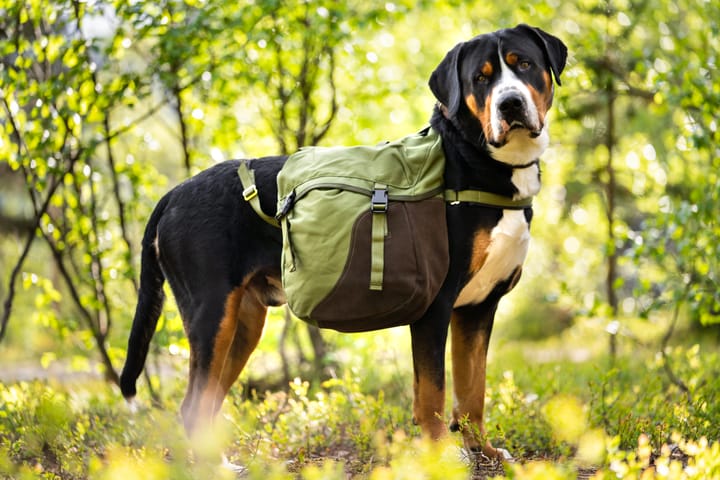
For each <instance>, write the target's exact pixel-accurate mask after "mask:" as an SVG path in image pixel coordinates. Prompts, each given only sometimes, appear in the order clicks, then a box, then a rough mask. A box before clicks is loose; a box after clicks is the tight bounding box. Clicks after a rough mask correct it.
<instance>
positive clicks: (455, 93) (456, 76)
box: [428, 43, 464, 117]
mask: <svg viewBox="0 0 720 480" xmlns="http://www.w3.org/2000/svg"><path fill="white" fill-rule="evenodd" d="M463 45H464V43H458V44H457V45H455V47H454V48H453V49H452V50H450V51H449V52H448V53H447V55H445V58H444V59H443V61H442V62H440V65H438V66H437V68H436V69H435V71H433V72H432V75H430V81H429V82H428V83H429V85H430V90H431V91H432V92H433V94H434V95H435V98H437V99H438V101H439V102H440V103H441V104H443V105H444V106H445V107H446V108H447V111H448V116H450V117H453V116H455V114H457V111H458V109H459V108H460V101H461V98H462V82H461V81H460V72H459V70H458V66H459V65H460V57H461V55H462V49H463Z"/></svg>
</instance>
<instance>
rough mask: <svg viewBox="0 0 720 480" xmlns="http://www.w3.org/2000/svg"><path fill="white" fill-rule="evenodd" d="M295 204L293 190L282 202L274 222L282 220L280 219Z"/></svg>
mask: <svg viewBox="0 0 720 480" xmlns="http://www.w3.org/2000/svg"><path fill="white" fill-rule="evenodd" d="M294 204H295V190H293V191H292V192H290V193H289V194H288V195H287V196H286V197H285V200H284V201H283V204H282V206H281V207H280V211H279V212H277V214H276V215H275V219H276V220H282V218H283V217H284V216H285V215H287V214H288V212H290V210H292V207H293V205H294Z"/></svg>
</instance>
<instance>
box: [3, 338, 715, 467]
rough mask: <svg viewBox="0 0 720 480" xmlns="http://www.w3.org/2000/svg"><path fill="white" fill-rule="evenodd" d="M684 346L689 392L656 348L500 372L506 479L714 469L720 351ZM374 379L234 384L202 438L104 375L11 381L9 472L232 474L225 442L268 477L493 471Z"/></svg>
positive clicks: (498, 406) (498, 418)
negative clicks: (439, 437)
mask: <svg viewBox="0 0 720 480" xmlns="http://www.w3.org/2000/svg"><path fill="white" fill-rule="evenodd" d="M673 355H674V357H675V359H676V360H680V359H683V360H684V362H679V361H678V363H679V364H680V363H683V364H684V365H686V367H685V368H686V369H687V371H683V372H681V373H682V374H683V375H685V374H688V378H689V379H690V381H689V384H690V385H691V386H692V389H693V391H692V393H693V399H692V400H691V399H688V397H687V396H685V395H683V394H682V392H680V391H678V390H676V389H673V388H669V389H668V385H667V384H666V383H667V381H665V382H663V378H664V377H663V376H662V375H660V371H661V369H662V365H661V362H658V361H653V360H652V358H649V359H648V358H638V356H634V357H633V358H629V357H627V358H623V359H622V360H623V362H627V364H623V365H622V368H617V369H616V370H613V371H609V372H607V373H605V374H603V373H602V372H600V371H599V369H598V368H597V362H595V361H593V362H590V363H587V364H579V365H572V366H571V365H568V364H557V365H555V366H553V365H552V364H536V365H534V366H532V367H531V368H529V369H525V370H522V369H515V370H517V371H522V372H523V373H522V374H521V375H518V376H514V375H511V374H510V373H509V370H502V369H500V368H494V369H491V371H490V375H489V392H488V399H489V405H490V406H489V412H488V413H489V416H488V426H489V427H490V428H489V432H490V436H491V438H492V440H493V442H494V443H495V445H498V446H503V447H505V448H508V449H509V450H510V451H511V452H512V453H513V454H514V455H515V456H516V458H518V459H519V460H521V461H519V462H517V463H514V464H509V465H507V466H506V474H507V476H508V477H509V478H576V476H577V474H578V471H584V472H587V471H591V472H594V473H595V474H596V475H597V477H596V478H638V476H639V475H641V474H642V473H643V472H646V473H644V475H650V474H651V473H648V472H647V470H648V468H651V469H652V468H654V471H655V475H656V476H657V477H659V478H671V479H679V478H711V477H712V476H713V475H716V474H717V472H718V469H720V463H719V462H720V457H718V448H720V447H719V446H718V443H717V442H716V441H709V440H707V439H717V438H718V436H719V435H720V431H718V425H720V422H719V421H718V420H719V419H720V410H719V409H718V408H717V406H716V405H717V402H716V401H715V400H716V399H717V397H718V395H719V394H720V389H719V387H718V385H717V382H714V381H713V379H715V378H717V374H718V373H719V370H720V358H718V356H717V354H715V353H711V352H702V351H701V349H700V348H699V347H697V346H696V347H693V348H691V349H680V348H678V349H676V350H675V351H674V352H673ZM701 356H702V368H701V367H700V365H701V363H700V358H701ZM639 360H642V361H639ZM643 361H645V362H643ZM631 362H632V363H631ZM512 366H514V365H512ZM578 371H581V372H582V373H580V374H578ZM690 372H692V373H690ZM570 379H572V381H569V380H570ZM663 383H665V384H663ZM548 385H553V386H555V387H553V388H548ZM366 388H367V386H364V385H363V386H361V382H360V378H358V377H357V376H355V375H354V374H351V373H350V372H349V370H348V371H346V373H345V374H344V375H343V377H342V378H340V379H332V380H329V381H327V382H325V383H324V384H323V385H320V386H317V387H314V388H312V387H311V386H310V384H309V383H307V382H303V381H301V380H299V379H296V380H294V381H293V382H292V383H291V385H290V390H289V391H288V392H287V393H282V392H280V393H277V392H275V393H273V392H266V393H264V394H263V395H254V396H253V398H251V399H249V398H247V396H243V395H240V393H239V392H233V393H232V394H231V396H230V398H229V400H228V401H226V402H225V406H224V408H223V412H222V415H221V417H220V418H219V419H218V421H217V422H216V424H215V425H214V426H213V428H212V430H211V431H209V432H205V433H200V434H199V437H196V438H195V443H194V445H195V448H194V449H191V444H190V443H188V441H187V440H186V439H185V436H184V434H183V433H182V431H181V426H180V422H178V421H177V418H176V416H175V414H174V413H173V411H172V409H171V410H169V411H165V410H157V409H147V408H144V407H142V408H140V409H139V410H138V411H137V412H135V413H131V412H130V411H129V410H128V408H127V407H125V406H124V405H123V404H122V400H121V399H120V398H119V396H118V395H116V394H115V392H114V391H113V389H112V388H109V387H107V386H103V385H97V386H92V385H88V386H86V387H81V388H77V387H75V388H73V389H72V390H67V389H66V388H64V387H61V386H58V385H48V384H43V383H39V382H34V383H17V384H10V385H3V386H1V387H0V400H1V401H0V477H2V478H11V477H12V478H30V477H33V478H35V477H41V478H70V479H72V478H108V479H112V478H122V477H123V476H124V477H128V476H132V477H133V478H135V477H136V476H138V475H140V477H138V478H168V477H172V478H197V476H208V475H210V476H213V477H215V476H217V477H218V478H233V474H232V473H231V472H229V471H228V470H225V469H224V468H223V467H221V465H220V463H221V462H220V460H219V459H220V453H222V452H224V453H225V455H226V456H227V457H228V459H229V460H230V461H231V462H233V463H234V464H236V465H240V464H242V465H244V466H245V467H246V468H247V474H248V478H258V479H260V478H278V479H280V478H283V479H284V478H298V477H299V478H307V479H310V478H324V479H327V478H338V479H339V478H348V476H349V477H351V478H371V479H378V480H379V479H386V478H449V479H452V478H457V479H466V478H468V475H471V476H473V478H475V476H478V478H480V477H479V476H480V475H481V474H487V473H488V472H487V471H484V473H483V468H484V467H483V466H482V463H479V464H477V465H473V464H472V462H471V461H470V459H469V458H468V457H467V456H466V455H465V454H463V452H462V451H461V449H460V445H459V444H460V441H461V440H460V436H450V437H449V438H448V439H447V440H444V441H442V442H440V443H432V442H426V441H424V440H422V439H420V438H419V437H418V435H419V430H418V429H417V427H414V426H412V422H411V419H410V408H409V403H408V402H407V399H402V400H401V401H400V402H398V398H397V397H392V398H391V397H387V396H386V395H385V394H384V389H383V384H379V385H375V386H374V388H371V389H370V390H373V391H375V392H376V393H374V394H368V393H364V391H363V390H365V389H366ZM180 396H181V391H180V389H178V390H177V391H175V392H174V393H171V394H170V397H168V398H166V399H165V400H166V402H167V403H168V404H170V405H171V406H172V407H171V408H175V406H176V404H177V403H178V402H179V400H180ZM191 450H192V452H193V453H189V452H190V451H191ZM473 472H474V473H473ZM643 478H646V477H643Z"/></svg>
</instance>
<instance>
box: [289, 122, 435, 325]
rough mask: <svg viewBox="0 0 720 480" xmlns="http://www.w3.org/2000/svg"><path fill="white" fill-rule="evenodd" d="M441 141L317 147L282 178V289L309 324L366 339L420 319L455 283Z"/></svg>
mask: <svg viewBox="0 0 720 480" xmlns="http://www.w3.org/2000/svg"><path fill="white" fill-rule="evenodd" d="M443 170H444V156H443V152H442V145H441V140H440V136H439V135H438V134H437V133H436V132H435V131H433V130H432V129H430V128H428V129H425V130H423V131H422V132H419V133H417V134H414V135H410V136H407V137H404V138H402V139H400V140H397V141H394V142H389V143H386V144H383V145H378V146H374V147H368V146H357V147H310V148H302V149H301V150H299V151H298V152H297V153H295V154H293V155H291V156H290V157H289V158H288V160H287V163H286V164H285V165H284V166H283V168H282V169H281V171H280V173H279V175H278V178H277V183H278V210H277V211H278V214H277V218H278V220H279V221H280V224H281V228H282V235H283V250H282V282H283V287H284V289H285V292H286V295H287V300H288V304H289V306H290V309H291V310H292V312H293V313H294V314H295V315H296V316H297V317H299V318H301V319H303V320H305V321H308V322H310V323H312V324H315V325H317V326H319V327H323V328H332V329H335V330H339V331H342V332H361V331H368V330H377V329H381V328H388V327H394V326H398V325H404V324H410V323H412V322H414V321H416V320H417V319H418V318H420V317H421V316H422V315H423V313H425V311H426V310H427V308H428V306H429V305H430V303H431V302H432V301H433V300H434V298H435V296H436V295H437V293H438V291H439V289H440V286H441V285H442V283H443V281H444V280H445V276H446V274H447V269H448V263H449V257H448V240H447V227H446V223H445V202H444V200H443Z"/></svg>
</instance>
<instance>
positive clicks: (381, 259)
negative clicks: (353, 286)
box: [370, 183, 388, 290]
mask: <svg viewBox="0 0 720 480" xmlns="http://www.w3.org/2000/svg"><path fill="white" fill-rule="evenodd" d="M387 209H388V191H387V185H384V184H382V183H376V184H375V187H374V190H373V195H372V199H371V203H370V211H371V212H372V244H371V246H370V290H382V289H383V269H384V268H385V236H386V235H387Z"/></svg>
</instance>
